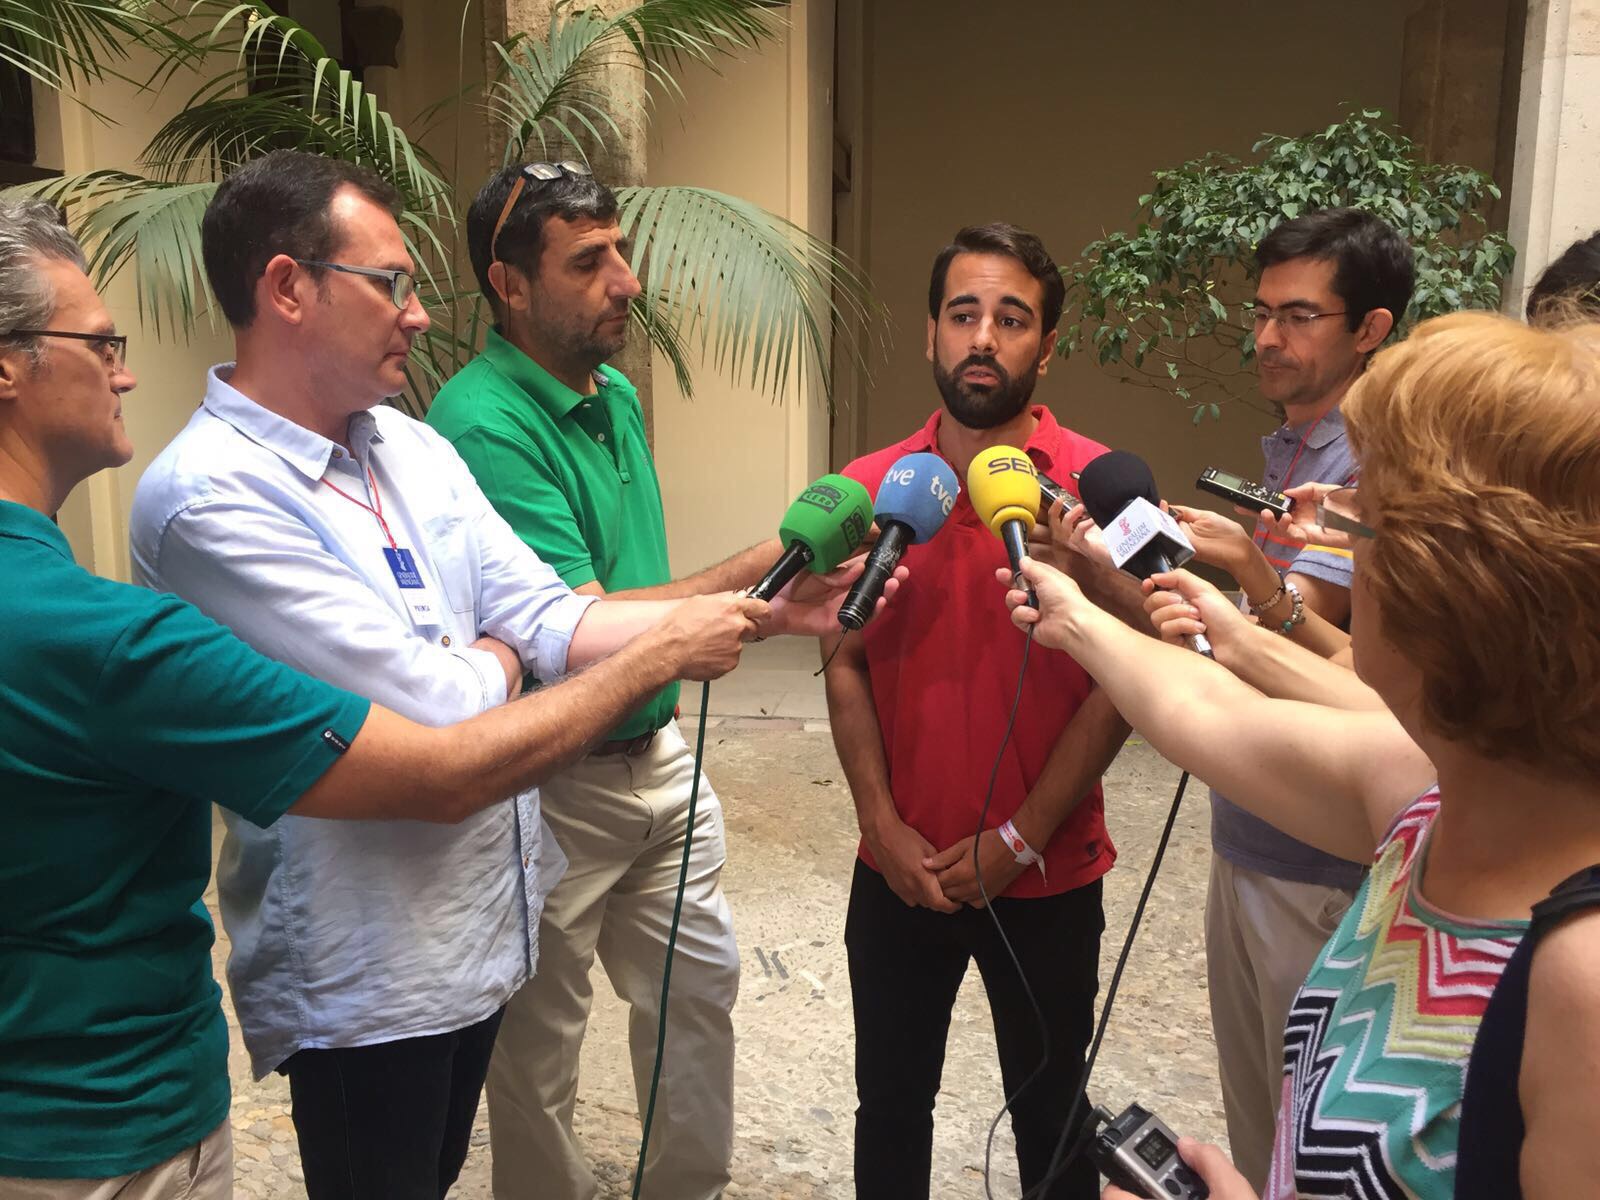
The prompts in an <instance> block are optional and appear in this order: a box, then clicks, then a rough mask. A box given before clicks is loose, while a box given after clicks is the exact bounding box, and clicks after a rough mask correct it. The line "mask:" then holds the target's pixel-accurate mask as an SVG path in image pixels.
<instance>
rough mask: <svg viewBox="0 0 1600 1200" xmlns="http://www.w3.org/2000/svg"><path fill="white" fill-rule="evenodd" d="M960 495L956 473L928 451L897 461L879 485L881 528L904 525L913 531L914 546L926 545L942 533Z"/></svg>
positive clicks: (878, 514) (878, 512)
mask: <svg viewBox="0 0 1600 1200" xmlns="http://www.w3.org/2000/svg"><path fill="white" fill-rule="evenodd" d="M960 494H961V485H960V484H959V483H958V482H956V473H955V472H954V471H953V470H951V469H950V464H949V463H947V462H945V461H944V459H942V458H940V457H939V456H938V455H937V454H929V453H928V452H927V451H923V452H921V453H919V454H907V455H905V456H903V457H901V458H898V459H896V460H895V464H894V466H892V467H890V468H889V470H888V473H887V474H885V475H884V477H883V482H882V483H881V484H879V485H878V500H877V504H876V505H875V511H876V513H877V516H878V528H879V529H883V528H885V527H886V526H887V525H888V523H889V522H890V521H903V522H904V523H905V524H906V525H908V526H909V527H910V529H911V542H912V544H913V545H915V544H917V543H919V542H925V541H927V540H928V539H929V538H931V537H932V536H933V535H934V534H936V533H938V532H939V529H940V527H942V526H943V525H944V522H945V518H946V517H948V516H949V515H950V510H951V509H953V508H954V507H955V506H956V497H957V496H959V495H960Z"/></svg>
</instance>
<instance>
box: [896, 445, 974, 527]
mask: <svg viewBox="0 0 1600 1200" xmlns="http://www.w3.org/2000/svg"><path fill="white" fill-rule="evenodd" d="M911 457H913V456H912V455H909V454H908V455H906V458H911ZM900 461H901V462H905V461H906V459H905V458H903V459H901V460H900ZM945 474H946V472H942V471H932V472H930V473H929V476H930V477H929V479H928V494H929V495H930V496H932V497H933V498H934V499H935V500H937V501H938V502H939V507H940V508H941V509H942V510H943V511H944V515H945V516H947V517H948V516H949V515H950V510H951V509H953V508H955V506H956V495H955V492H952V491H951V490H950V489H949V488H948V487H947V486H946V485H945V481H944V475H945ZM916 478H917V469H916V468H915V467H902V466H899V465H896V466H893V467H890V468H889V472H888V474H886V475H885V476H884V477H883V481H884V483H887V484H889V485H890V486H892V487H902V488H908V487H910V486H911V485H912V483H914V482H915V481H916ZM959 490H960V489H959V488H958V489H957V491H959Z"/></svg>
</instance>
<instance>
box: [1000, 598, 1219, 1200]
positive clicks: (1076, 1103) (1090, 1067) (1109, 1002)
mask: <svg viewBox="0 0 1600 1200" xmlns="http://www.w3.org/2000/svg"><path fill="white" fill-rule="evenodd" d="M1032 648H1033V626H1031V625H1030V626H1029V627H1028V631H1027V642H1026V643H1025V644H1024V645H1023V648H1022V668H1021V670H1020V671H1018V673H1017V694H1016V698H1015V699H1014V700H1013V701H1012V704H1011V716H1010V718H1009V719H1008V720H1007V721H1006V729H1005V733H1004V734H1003V735H1002V737H1001V739H1000V749H999V751H998V752H997V753H996V755H995V760H994V767H993V768H992V769H991V770H990V772H989V788H988V791H987V793H986V794H985V795H984V798H983V808H982V810H981V812H980V813H979V816H978V831H977V834H976V835H975V836H974V837H973V842H972V870H973V874H974V876H975V877H976V879H977V884H978V894H979V895H980V896H982V897H983V905H984V907H985V908H986V909H988V911H989V918H990V920H992V921H993V922H994V928H995V932H996V933H998V934H999V935H1000V944H1001V945H1003V946H1004V947H1005V950H1006V954H1007V955H1009V956H1010V958H1011V965H1012V966H1013V967H1015V968H1016V971H1017V979H1018V980H1019V981H1020V982H1021V984H1022V991H1023V994H1024V995H1025V996H1027V998H1028V1004H1029V1006H1030V1007H1031V1008H1032V1009H1033V1016H1034V1020H1035V1021H1036V1022H1037V1023H1038V1026H1039V1042H1040V1045H1041V1046H1042V1047H1043V1050H1042V1053H1041V1054H1040V1056H1039V1063H1038V1065H1037V1066H1036V1067H1034V1069H1033V1070H1032V1071H1031V1072H1029V1074H1028V1077H1027V1078H1026V1079H1024V1080H1023V1081H1022V1082H1021V1083H1020V1084H1018V1085H1017V1090H1016V1091H1015V1092H1013V1093H1012V1094H1011V1095H1009V1096H1007V1097H1006V1100H1005V1103H1004V1104H1003V1105H1002V1106H1001V1108H1000V1111H999V1112H997V1113H995V1115H994V1120H993V1121H991V1122H990V1123H989V1134H988V1137H987V1138H986V1139H985V1141H984V1147H983V1194H984V1196H985V1197H986V1198H987V1200H994V1192H993V1190H992V1189H991V1175H990V1171H991V1161H992V1158H993V1155H994V1137H995V1132H996V1130H998V1129H999V1127H1000V1122H1001V1120H1002V1119H1004V1117H1005V1115H1006V1114H1007V1113H1008V1112H1010V1111H1011V1109H1012V1106H1013V1105H1015V1104H1016V1102H1017V1099H1018V1097H1020V1096H1021V1095H1022V1093H1023V1092H1024V1091H1026V1090H1027V1089H1028V1087H1029V1086H1030V1085H1031V1084H1032V1083H1033V1082H1034V1081H1035V1080H1036V1079H1038V1078H1039V1076H1040V1075H1042V1074H1043V1073H1044V1071H1045V1070H1046V1068H1047V1067H1048V1066H1049V1062H1050V1030H1049V1025H1048V1023H1047V1022H1046V1021H1045V1018H1044V1010H1043V1009H1041V1008H1040V1007H1039V1001H1038V999H1037V997H1035V995H1034V993H1033V988H1032V987H1031V986H1030V985H1029V983H1028V977H1027V975H1026V973H1025V972H1024V971H1023V969H1022V962H1021V960H1020V959H1018V957H1017V953H1016V951H1015V950H1014V949H1012V946H1011V941H1010V939H1009V938H1007V937H1006V931H1005V928H1004V927H1003V926H1002V925H1001V923H1000V918H999V916H998V915H997V914H996V913H995V911H994V903H993V901H991V900H990V898H989V893H988V890H987V889H986V888H985V887H984V884H983V868H982V864H981V863H980V862H979V855H978V839H979V838H981V837H982V836H983V834H984V832H985V827H986V823H987V821H988V818H989V806H990V804H991V802H992V801H993V800H994V787H995V781H996V780H997V779H998V778H999V775H1000V764H1001V762H1002V761H1004V758H1005V752H1006V746H1007V745H1008V744H1009V743H1010V741H1011V734H1012V731H1013V730H1014V729H1015V727H1016V723H1017V713H1018V712H1019V711H1020V709H1021V708H1022V687H1023V682H1024V680H1025V679H1026V678H1027V674H1028V654H1029V651H1030V650H1032ZM1188 786H1189V772H1187V771H1184V772H1183V773H1182V774H1181V775H1180V776H1179V778H1178V788H1177V791H1176V792H1175V793H1174V794H1173V797H1172V806H1171V808H1170V809H1169V810H1168V811H1167V820H1166V824H1165V826H1163V828H1162V830H1161V838H1160V840H1159V841H1158V842H1157V843H1156V850H1155V854H1154V856H1153V857H1152V858H1151V860H1150V869H1149V870H1148V871H1147V872H1146V874H1145V880H1144V887H1143V888H1142V889H1141V891H1140V893H1139V902H1138V904H1137V905H1135V906H1134V911H1133V917H1132V918H1131V920H1130V921H1129V922H1128V932H1127V933H1126V935H1124V937H1123V940H1122V950H1121V951H1120V952H1119V953H1118V955H1117V965H1116V967H1115V969H1114V970H1113V971H1112V973H1111V983H1110V984H1109V985H1108V986H1107V988H1106V998H1105V1000H1104V1002H1103V1003H1102V1004H1101V1006H1100V1020H1099V1022H1098V1024H1097V1025H1096V1026H1095V1032H1094V1039H1093V1040H1092V1041H1091V1043H1090V1045H1089V1053H1088V1055H1087V1056H1086V1057H1085V1059H1084V1064H1083V1070H1082V1071H1081V1072H1080V1073H1079V1076H1078V1085H1077V1087H1075V1088H1074V1089H1073V1099H1072V1108H1071V1109H1070V1110H1069V1112H1068V1114H1067V1121H1066V1124H1065V1125H1064V1126H1063V1127H1062V1130H1061V1136H1060V1137H1059V1138H1058V1139H1057V1141H1056V1147H1055V1150H1054V1151H1053V1152H1052V1153H1051V1155H1050V1165H1049V1166H1048V1167H1047V1168H1046V1169H1045V1173H1044V1177H1043V1178H1042V1179H1040V1180H1039V1182H1038V1183H1036V1184H1035V1185H1034V1186H1033V1187H1031V1188H1028V1189H1027V1190H1025V1191H1024V1192H1023V1194H1022V1200H1036V1198H1037V1197H1040V1196H1042V1195H1043V1194H1044V1192H1045V1191H1046V1190H1047V1189H1048V1188H1049V1187H1050V1185H1051V1184H1052V1183H1054V1182H1055V1181H1056V1180H1057V1179H1059V1178H1060V1177H1061V1176H1062V1174H1064V1173H1065V1171H1066V1169H1067V1167H1068V1166H1069V1165H1070V1164H1071V1163H1072V1161H1073V1159H1075V1158H1076V1157H1077V1156H1078V1154H1080V1153H1081V1152H1082V1150H1083V1145H1084V1142H1085V1140H1086V1139H1083V1138H1079V1139H1078V1140H1077V1142H1076V1144H1074V1145H1073V1146H1072V1150H1071V1152H1070V1153H1068V1152H1067V1147H1068V1144H1069V1142H1071V1141H1072V1134H1073V1132H1074V1131H1075V1130H1076V1129H1078V1127H1079V1121H1080V1118H1079V1116H1078V1114H1079V1111H1080V1109H1081V1108H1082V1107H1083V1105H1084V1103H1085V1101H1086V1100H1087V1099H1088V1088H1089V1078H1090V1075H1091V1074H1092V1072H1093V1071H1094V1063H1095V1059H1096V1057H1098V1055H1099V1053H1100V1045H1101V1043H1102V1042H1103V1041H1104V1040H1105V1036H1106V1026H1107V1025H1108V1024H1109V1022H1110V1020H1111V1009H1112V1006H1113V1005H1114V1004H1115V1003H1116V998H1117V988H1118V987H1119V986H1121V983H1122V974H1123V971H1124V969H1125V968H1126V967H1127V965H1128V958H1129V956H1130V955H1131V954H1132V953H1133V943H1134V939H1135V938H1136V937H1137V936H1138V933H1139V925H1140V923H1141V922H1142V921H1143V919H1144V911H1145V907H1146V906H1147V905H1148V903H1149V900H1150V893H1151V891H1152V890H1154V888H1155V883H1156V875H1157V874H1158V873H1159V872H1160V870H1161V863H1162V860H1163V859H1164V858H1165V857H1166V853H1167V844H1168V843H1169V842H1170V841H1171V840H1172V830H1173V827H1174V826H1175V825H1176V824H1177V820H1178V810H1179V808H1180V807H1181V806H1182V804H1183V796H1184V792H1185V791H1186V790H1187V788H1188ZM1085 1116H1087V1114H1085Z"/></svg>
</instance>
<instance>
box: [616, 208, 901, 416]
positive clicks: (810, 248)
mask: <svg viewBox="0 0 1600 1200" xmlns="http://www.w3.org/2000/svg"><path fill="white" fill-rule="evenodd" d="M617 198H618V201H619V203H620V204H621V213H620V216H619V222H620V224H621V226H622V231H623V233H624V234H625V235H626V236H629V237H632V238H633V239H634V243H635V249H634V264H633V265H634V269H635V271H640V270H641V269H642V271H643V274H642V275H641V283H642V284H643V285H644V295H645V296H648V297H651V298H652V299H651V301H650V306H651V308H652V309H653V315H652V320H653V322H654V323H655V324H658V325H667V326H671V327H672V328H674V329H675V330H677V332H678V334H679V336H680V339H681V340H682V341H683V342H685V343H693V344H695V345H696V346H697V348H698V349H699V350H700V352H701V353H702V354H704V355H705V356H706V357H707V358H709V359H710V361H711V362H712V364H713V365H714V366H715V367H716V368H717V369H718V370H725V371H726V372H727V373H729V374H730V375H732V376H734V377H735V378H739V377H744V378H747V379H748V381H749V383H750V384H751V386H753V387H756V388H759V389H761V390H763V391H769V392H771V393H772V394H773V395H778V394H781V392H782V391H783V390H784V389H785V388H786V387H787V386H789V383H790V381H791V374H792V373H794V374H798V375H799V376H800V377H802V378H803V377H805V376H807V375H810V376H811V377H813V378H814V379H816V380H817V381H818V382H820V383H821V384H822V386H823V388H824V390H825V391H826V390H827V389H828V388H829V384H830V371H829V369H828V367H829V358H828V325H829V324H830V322H831V324H832V325H833V327H834V330H835V332H836V334H837V335H838V336H840V337H841V339H842V341H843V342H844V343H845V345H846V348H847V350H848V351H849V352H851V353H852V354H853V355H854V356H855V357H857V358H858V359H860V358H861V357H862V356H861V352H860V343H859V341H858V339H857V337H856V336H855V331H857V330H859V329H871V328H872V327H873V326H874V325H875V324H876V322H877V321H878V320H879V318H880V315H881V309H880V308H879V306H878V305H877V303H876V301H874V300H873V299H872V296H871V293H870V291H869V287H868V284H867V281H866V279H865V278H864V277H863V276H862V275H861V273H860V272H859V271H858V270H857V269H856V268H855V267H854V266H853V265H852V264H851V263H850V262H849V261H848V260H847V259H845V258H844V257H843V256H842V255H840V254H839V253H838V252H837V251H836V250H835V249H834V248H833V247H832V246H830V245H828V243H826V242H824V241H822V240H821V239H819V238H816V237H813V236H812V235H811V234H809V233H807V232H806V231H805V230H803V229H801V228H799V227H798V226H796V225H794V224H792V223H791V222H789V221H786V220H784V219H783V218H782V217H778V216H774V215H773V214H772V213H769V212H767V211H766V210H764V209H762V208H760V207H759V206H757V205H755V204H752V203H750V202H749V201H746V200H741V199H739V198H737V197H735V196H728V195H725V194H723V193H721V192H714V191H710V190H707V189H705V188H690V187H639V188H621V189H618V192H617Z"/></svg>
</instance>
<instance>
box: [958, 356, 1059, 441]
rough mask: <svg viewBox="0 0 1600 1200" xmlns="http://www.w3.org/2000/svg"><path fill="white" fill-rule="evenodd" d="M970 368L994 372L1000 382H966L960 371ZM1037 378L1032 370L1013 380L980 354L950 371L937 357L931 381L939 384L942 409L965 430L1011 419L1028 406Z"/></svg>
mask: <svg viewBox="0 0 1600 1200" xmlns="http://www.w3.org/2000/svg"><path fill="white" fill-rule="evenodd" d="M969 367H982V368H983V369H984V370H986V371H993V372H994V375H995V378H996V379H997V380H999V382H998V383H995V384H993V385H992V386H991V385H987V384H985V385H979V386H974V385H972V384H969V383H966V382H965V381H963V380H962V378H961V373H962V372H963V371H965V370H967V369H968V368H969ZM1038 380H1039V377H1038V375H1037V374H1035V373H1034V372H1032V371H1030V372H1029V373H1028V374H1026V375H1024V376H1023V377H1021V378H1020V379H1013V378H1012V377H1011V375H1010V374H1009V373H1008V372H1007V371H1006V369H1005V368H1004V367H1002V366H1001V365H1000V364H999V363H998V362H996V361H995V360H994V359H992V358H985V357H983V356H981V355H972V356H970V357H968V358H964V359H962V360H961V361H960V362H959V363H957V364H956V367H955V370H953V371H947V370H945V369H944V366H943V364H941V363H940V362H939V361H938V359H937V358H936V359H935V360H934V363H933V381H934V383H936V384H937V385H938V387H939V394H940V395H941V396H943V397H944V406H945V408H947V409H949V410H950V415H951V416H952V417H954V418H955V419H956V420H957V421H959V422H960V423H961V424H962V425H965V426H966V427H967V428H968V429H994V428H996V427H998V426H1001V425H1004V424H1005V423H1006V422H1007V421H1010V420H1013V419H1014V418H1015V417H1016V416H1017V415H1018V414H1020V413H1021V412H1022V410H1023V409H1025V408H1027V407H1028V401H1029V400H1031V399H1032V398H1033V388H1034V384H1036V383H1037V382H1038Z"/></svg>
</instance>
